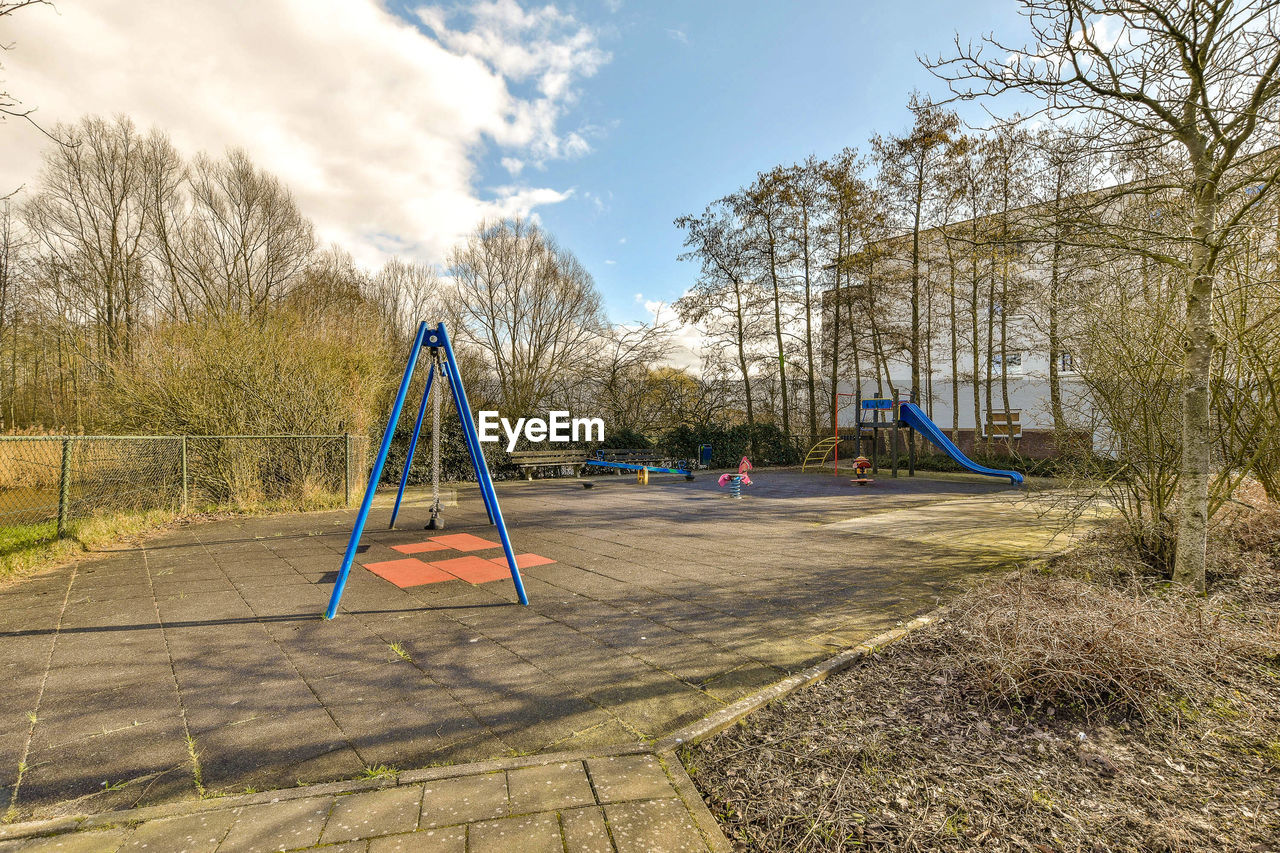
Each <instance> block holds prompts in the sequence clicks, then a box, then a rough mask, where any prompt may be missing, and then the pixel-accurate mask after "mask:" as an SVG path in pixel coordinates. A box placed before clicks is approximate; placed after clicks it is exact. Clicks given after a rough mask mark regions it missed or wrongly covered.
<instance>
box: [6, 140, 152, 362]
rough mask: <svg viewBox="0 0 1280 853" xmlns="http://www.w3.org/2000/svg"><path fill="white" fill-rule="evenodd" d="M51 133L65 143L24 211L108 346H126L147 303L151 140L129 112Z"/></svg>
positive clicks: (111, 349) (51, 154) (116, 349)
mask: <svg viewBox="0 0 1280 853" xmlns="http://www.w3.org/2000/svg"><path fill="white" fill-rule="evenodd" d="M52 133H53V135H54V136H55V137H57V138H58V139H59V140H60V141H61V142H62V144H60V145H55V146H54V147H52V148H50V149H49V151H48V152H47V153H46V156H45V164H44V170H43V172H42V174H41V189H40V191H39V192H38V193H37V194H36V195H35V196H33V197H32V198H31V199H30V200H29V201H28V202H27V203H26V205H25V206H24V208H23V216H24V218H25V219H26V221H27V223H28V225H29V227H30V228H31V230H32V232H33V233H34V234H35V235H37V237H38V239H39V240H40V243H41V248H42V249H43V250H44V251H45V253H46V254H47V255H48V257H49V261H50V263H52V264H55V265H56V266H57V267H58V268H59V270H60V271H61V276H60V279H59V280H60V281H61V282H63V283H64V284H66V285H68V286H70V287H73V288H74V289H75V291H76V293H75V296H76V298H77V299H78V300H79V303H80V310H81V311H84V312H86V313H87V314H88V315H89V316H90V317H91V318H92V320H93V321H94V322H95V324H96V326H97V328H98V329H100V330H101V333H102V335H103V344H104V346H103V351H104V352H106V353H107V354H108V355H115V354H117V353H120V352H127V351H128V348H129V343H130V339H131V336H132V335H133V334H134V332H135V331H136V330H137V328H138V326H139V324H140V323H141V322H142V320H143V313H144V312H145V311H146V310H147V307H148V303H147V296H148V293H147V289H148V286H149V281H148V270H147V258H148V253H149V252H150V248H151V231H150V229H149V228H148V227H147V216H146V206H145V195H144V190H143V187H144V183H143V177H144V174H145V172H146V165H145V158H146V150H147V145H146V141H145V139H144V138H143V137H142V136H141V134H139V133H138V130H137V128H136V127H135V126H134V124H133V122H132V121H130V120H129V119H128V118H125V117H123V116H121V117H118V118H117V119H115V120H114V121H111V122H108V121H106V120H104V119H101V118H97V117H90V118H86V119H84V120H82V121H81V122H80V123H79V124H77V125H75V126H66V125H59V126H57V127H56V128H54V130H53V131H52Z"/></svg>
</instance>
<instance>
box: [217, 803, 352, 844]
mask: <svg viewBox="0 0 1280 853" xmlns="http://www.w3.org/2000/svg"><path fill="white" fill-rule="evenodd" d="M332 807H333V798H332V797H318V798H310V797H309V798H306V799H301V800H292V801H289V802H282V803H266V804H263V805H260V806H249V807H248V808H244V809H240V810H238V811H237V812H236V814H235V822H234V823H233V824H232V825H231V829H230V830H229V831H228V832H227V835H226V837H225V838H224V839H223V841H222V845H221V846H220V847H219V848H218V851H219V853H274V851H278V850H292V849H294V848H297V847H310V846H312V845H314V844H315V843H316V842H317V841H319V840H320V833H321V832H322V831H324V825H325V821H326V820H327V819H328V817H329V812H330V810H331V809H332Z"/></svg>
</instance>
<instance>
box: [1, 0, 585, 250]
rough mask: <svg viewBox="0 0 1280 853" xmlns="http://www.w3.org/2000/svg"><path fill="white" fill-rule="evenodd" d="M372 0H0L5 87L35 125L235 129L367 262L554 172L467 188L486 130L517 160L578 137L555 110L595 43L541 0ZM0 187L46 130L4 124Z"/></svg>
mask: <svg viewBox="0 0 1280 853" xmlns="http://www.w3.org/2000/svg"><path fill="white" fill-rule="evenodd" d="M414 14H415V15H416V17H417V18H420V19H421V20H422V21H423V22H424V23H425V25H426V26H427V27H428V28H429V31H427V32H424V30H423V29H422V28H419V27H418V26H416V25H415V24H412V23H409V22H406V21H404V20H401V19H400V18H397V17H395V16H394V15H392V14H391V13H389V12H388V11H386V10H385V9H384V8H383V6H382V4H381V3H380V2H378V0H255V2H253V3H244V4H235V5H234V7H231V6H227V5H225V4H219V3H208V2H199V1H198V0H94V2H92V3H82V2H76V3H60V4H58V6H57V8H56V9H54V8H53V7H33V8H31V9H27V10H24V11H23V12H22V13H19V14H17V15H14V16H13V17H12V18H6V30H7V31H6V33H5V41H6V43H9V42H12V43H13V44H14V49H13V50H12V51H8V52H6V53H5V56H4V60H5V66H6V67H5V78H6V88H7V89H9V90H10V91H12V92H15V93H18V94H19V95H20V96H21V97H22V98H23V100H24V102H25V103H26V105H28V106H33V107H36V108H37V112H36V114H35V117H36V118H37V119H38V120H39V121H40V122H41V123H42V124H44V125H46V126H47V125H52V124H54V123H56V122H72V121H75V120H77V119H78V118H80V117H81V116H83V115H86V114H90V113H93V114H99V115H106V116H109V115H112V114H115V113H125V114H128V115H129V116H131V117H133V119H134V120H135V121H136V122H137V123H138V124H139V125H140V126H142V127H144V128H147V127H150V126H152V125H154V126H158V127H160V128H161V129H163V130H165V131H167V132H168V133H169V134H170V135H171V136H172V138H173V140H174V142H175V143H176V144H177V146H178V147H179V149H180V150H182V151H183V152H185V153H187V154H194V153H195V152H196V151H201V150H204V151H209V152H211V153H221V152H222V151H223V150H224V149H226V148H227V147H229V146H240V147H243V148H245V149H246V150H247V151H248V152H249V154H250V156H251V157H252V158H253V159H254V160H255V161H256V162H257V163H258V164H259V165H261V166H262V167H264V168H266V169H267V170H269V171H271V172H273V173H275V174H276V175H278V176H279V177H280V178H281V179H282V180H284V181H285V182H286V183H287V184H288V185H289V186H290V188H291V189H292V190H293V192H294V194H295V195H296V197H297V199H298V202H299V204H300V206H301V207H302V209H303V211H304V212H305V213H306V214H308V215H309V216H311V217H312V218H313V219H314V220H315V222H316V225H317V230H318V236H319V237H320V238H321V239H322V240H325V241H329V240H332V241H337V242H339V243H341V244H343V245H345V246H347V247H348V248H350V249H351V250H352V251H353V253H354V254H355V255H356V257H357V258H358V259H359V260H361V261H362V262H365V263H370V264H372V263H377V262H379V261H380V260H382V259H383V257H385V255H386V254H387V253H389V252H403V253H406V254H411V255H414V256H416V257H419V258H422V259H427V260H438V259H440V258H441V257H443V255H444V253H445V252H446V250H447V249H448V247H449V246H450V245H451V244H452V243H453V242H454V241H455V240H456V239H457V237H458V236H459V235H461V234H462V233H465V232H466V231H468V230H469V229H470V228H471V227H472V225H474V223H475V222H476V221H477V220H478V219H480V218H483V217H486V216H497V215H507V214H511V213H529V212H530V211H532V210H533V208H535V207H537V206H539V205H545V204H554V203H557V202H560V201H563V200H564V199H566V198H568V197H570V195H571V194H572V190H563V189H553V188H546V187H533V186H523V185H512V186H506V187H500V188H497V189H496V190H493V191H490V192H481V191H479V190H478V189H477V188H476V186H475V184H476V168H477V167H476V163H477V161H478V159H479V157H480V156H481V155H482V154H484V153H485V152H486V151H487V150H489V149H490V148H497V149H498V150H499V151H500V152H502V153H503V155H504V156H503V157H502V161H501V162H502V166H503V167H504V168H505V169H506V170H507V172H508V173H510V174H511V175H513V176H515V175H517V174H519V173H520V172H521V170H522V169H523V168H524V165H525V164H526V163H535V164H536V163H542V162H545V161H547V160H548V159H551V158H556V157H566V156H581V155H583V154H585V153H586V152H587V151H589V150H590V146H589V145H588V144H587V143H586V140H585V139H584V138H583V136H582V135H581V133H579V132H570V133H567V134H565V133H563V132H562V131H561V130H560V129H559V127H558V125H559V123H560V122H561V121H562V119H563V115H564V112H565V109H566V107H567V105H569V104H572V103H573V101H574V99H575V97H576V95H575V90H574V87H575V85H576V84H577V83H578V82H579V81H580V80H581V79H583V78H585V77H588V76H590V75H591V74H594V73H595V71H596V70H597V69H599V68H600V66H601V65H602V64H604V63H605V62H607V61H608V59H609V57H608V54H606V53H605V52H603V51H602V50H601V49H600V48H599V46H598V45H597V42H596V35H595V33H594V32H593V31H592V30H591V29H590V28H588V27H586V26H584V25H582V24H580V23H578V22H577V21H576V20H575V19H574V18H573V17H572V16H571V15H569V14H567V13H564V12H560V11H559V10H557V9H556V8H555V7H554V6H541V7H538V8H536V9H533V10H531V11H525V10H524V9H522V8H521V7H520V6H518V5H517V4H516V3H515V2H514V0H496V2H487V3H480V4H478V5H476V6H474V7H472V8H471V9H470V11H469V12H468V13H467V14H466V15H465V16H462V19H461V20H455V19H457V18H458V17H459V16H458V15H457V14H455V13H453V12H449V13H446V12H443V11H441V10H440V9H438V8H436V7H424V8H421V9H417V10H415V13H414ZM3 133H4V135H5V154H4V156H3V157H0V188H11V187H16V186H17V185H19V184H23V183H26V184H28V185H30V184H31V183H33V179H34V177H35V174H36V172H37V170H38V167H39V158H40V152H41V151H42V150H43V149H44V148H45V146H46V145H47V144H48V141H47V139H45V138H44V137H43V136H42V135H41V134H40V133H39V132H38V131H37V130H35V129H34V128H31V127H29V126H26V125H25V124H23V123H17V122H10V123H9V124H7V125H6V126H5V127H4V128H3Z"/></svg>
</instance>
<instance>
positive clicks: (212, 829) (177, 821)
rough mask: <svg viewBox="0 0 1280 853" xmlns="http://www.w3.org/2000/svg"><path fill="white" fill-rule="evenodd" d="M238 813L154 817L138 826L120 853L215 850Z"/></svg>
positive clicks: (211, 852) (187, 852)
mask: <svg viewBox="0 0 1280 853" xmlns="http://www.w3.org/2000/svg"><path fill="white" fill-rule="evenodd" d="M235 819H236V815H235V812H234V811H232V810H231V809H222V810H219V811H210V812H197V813H196V814H192V815H184V816H183V817H174V818H167V819H165V820H152V821H147V822H146V823H144V824H142V825H141V826H139V827H138V828H137V829H135V830H134V832H133V834H132V835H130V836H129V840H128V841H126V842H125V843H124V846H122V847H121V848H120V853H135V851H140V850H146V851H148V853H159V851H174V853H176V852H177V851H182V852H183V853H213V851H215V850H217V849H218V845H219V844H220V843H222V839H223V838H224V837H226V834H227V831H228V830H229V829H231V824H232V823H234V822H235Z"/></svg>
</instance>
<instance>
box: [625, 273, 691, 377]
mask: <svg viewBox="0 0 1280 853" xmlns="http://www.w3.org/2000/svg"><path fill="white" fill-rule="evenodd" d="M636 302H641V303H643V304H644V310H645V311H647V312H649V316H650V322H653V323H670V324H671V325H672V335H671V346H670V348H669V349H668V350H667V353H666V357H665V358H663V359H662V363H663V364H666V365H670V366H671V367H683V368H685V369H686V370H688V371H689V372H690V373H693V374H695V375H697V374H699V373H701V372H702V353H703V347H704V346H705V344H706V338H705V337H704V336H703V334H702V332H701V331H699V330H698V328H697V327H695V326H691V325H688V324H686V323H681V322H680V319H679V317H677V316H676V310H675V308H673V307H672V306H671V303H669V302H664V301H662V300H661V299H645V298H644V294H642V293H637V294H636Z"/></svg>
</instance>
